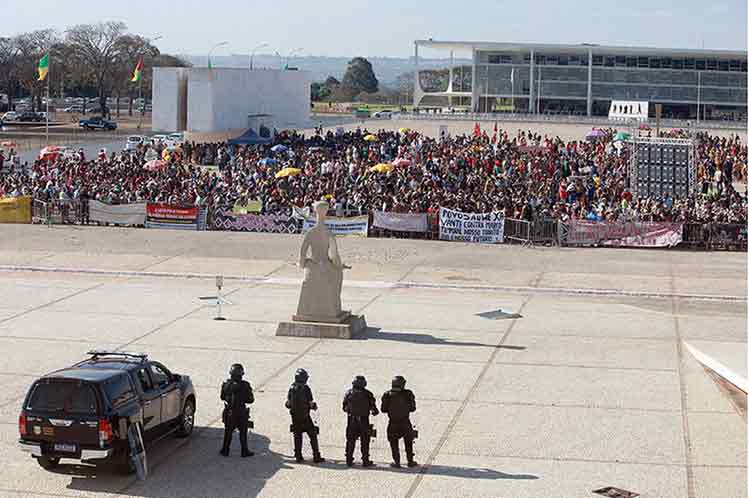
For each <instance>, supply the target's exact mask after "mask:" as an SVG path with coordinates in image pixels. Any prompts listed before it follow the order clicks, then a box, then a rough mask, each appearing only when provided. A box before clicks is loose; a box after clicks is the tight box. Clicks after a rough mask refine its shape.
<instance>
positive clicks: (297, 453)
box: [293, 432, 304, 463]
mask: <svg viewBox="0 0 748 498" xmlns="http://www.w3.org/2000/svg"><path fill="white" fill-rule="evenodd" d="M301 436H302V434H301V432H294V433H293V456H294V458H295V459H296V461H297V462H299V463H301V462H303V461H304V457H303V456H302V454H301Z"/></svg>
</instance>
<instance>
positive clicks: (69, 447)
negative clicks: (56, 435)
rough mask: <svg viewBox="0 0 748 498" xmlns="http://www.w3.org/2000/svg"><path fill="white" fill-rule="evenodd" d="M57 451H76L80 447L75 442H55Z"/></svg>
mask: <svg viewBox="0 0 748 498" xmlns="http://www.w3.org/2000/svg"><path fill="white" fill-rule="evenodd" d="M55 451H59V452H60V453H75V452H76V451H78V447H77V446H76V445H74V444H64V443H55Z"/></svg>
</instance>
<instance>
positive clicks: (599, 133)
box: [586, 128, 605, 140]
mask: <svg viewBox="0 0 748 498" xmlns="http://www.w3.org/2000/svg"><path fill="white" fill-rule="evenodd" d="M604 136H605V132H604V131H603V130H598V129H597V128H593V129H592V131H591V132H589V133H588V134H587V136H586V138H587V140H595V139H596V138H602V137H604Z"/></svg>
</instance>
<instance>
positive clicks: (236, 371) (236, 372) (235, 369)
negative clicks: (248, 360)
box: [229, 363, 244, 380]
mask: <svg viewBox="0 0 748 498" xmlns="http://www.w3.org/2000/svg"><path fill="white" fill-rule="evenodd" d="M229 375H230V376H231V378H232V379H234V380H241V378H242V377H244V367H243V366H242V364H241V363H234V364H233V365H231V368H230V369H229Z"/></svg>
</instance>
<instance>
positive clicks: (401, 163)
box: [392, 157, 411, 168]
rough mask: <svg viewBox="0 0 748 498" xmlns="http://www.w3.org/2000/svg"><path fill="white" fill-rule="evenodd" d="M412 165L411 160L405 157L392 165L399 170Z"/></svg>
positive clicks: (396, 160)
mask: <svg viewBox="0 0 748 498" xmlns="http://www.w3.org/2000/svg"><path fill="white" fill-rule="evenodd" d="M410 164H411V163H410V159H405V158H404V157H399V158H397V159H395V160H394V161H392V165H393V166H396V167H398V168H399V167H400V166H410Z"/></svg>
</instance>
